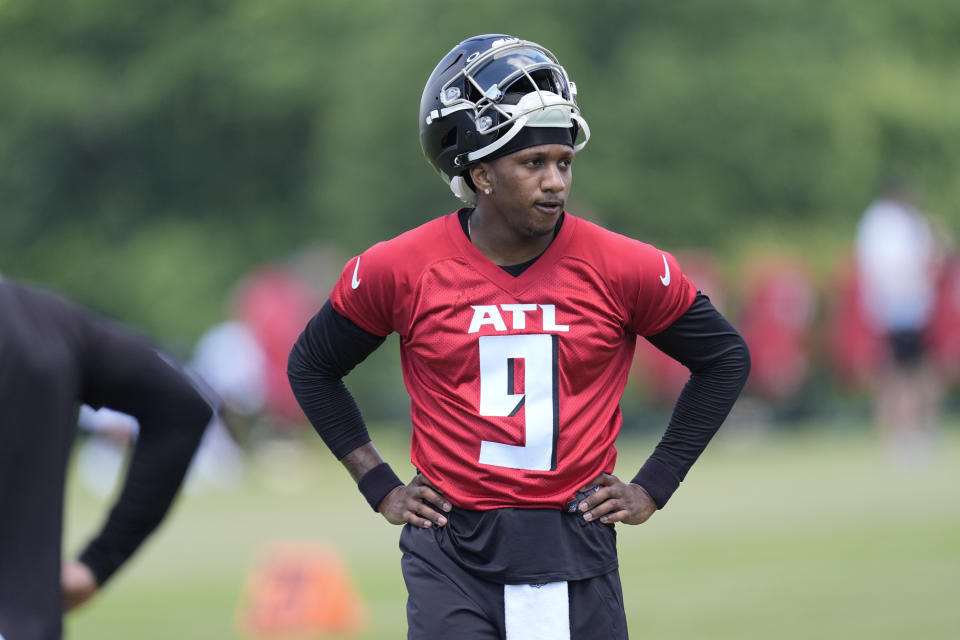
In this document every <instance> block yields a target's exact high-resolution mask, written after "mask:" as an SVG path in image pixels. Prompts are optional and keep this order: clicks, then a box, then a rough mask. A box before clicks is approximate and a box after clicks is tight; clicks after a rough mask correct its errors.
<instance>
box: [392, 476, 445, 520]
mask: <svg viewBox="0 0 960 640" xmlns="http://www.w3.org/2000/svg"><path fill="white" fill-rule="evenodd" d="M450 509H451V505H450V503H449V502H448V501H447V499H446V498H444V497H443V494H441V493H440V492H439V491H438V490H437V489H436V488H435V487H433V486H432V485H431V484H430V482H429V481H428V480H427V479H426V478H424V477H423V475H422V474H419V473H418V474H417V475H416V476H415V477H414V478H413V480H411V481H410V484H408V485H406V486H403V487H397V488H396V489H394V490H393V491H391V492H390V493H388V494H387V497H385V498H384V499H383V500H382V501H381V502H380V508H379V511H380V513H381V514H382V515H383V517H384V518H386V519H387V522H389V523H391V524H406V523H408V522H409V523H410V524H412V525H413V526H415V527H420V528H422V529H429V528H430V527H432V526H433V525H436V526H438V527H442V526H443V525H445V524H447V518H446V516H444V515H443V512H449V511H450Z"/></svg>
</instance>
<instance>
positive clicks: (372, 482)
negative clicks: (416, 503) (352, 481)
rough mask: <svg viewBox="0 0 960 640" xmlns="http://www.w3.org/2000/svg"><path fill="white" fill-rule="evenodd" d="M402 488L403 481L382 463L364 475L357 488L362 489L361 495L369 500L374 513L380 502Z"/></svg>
mask: <svg viewBox="0 0 960 640" xmlns="http://www.w3.org/2000/svg"><path fill="white" fill-rule="evenodd" d="M402 486H403V481H402V480H400V478H399V477H398V476H397V474H396V473H394V472H393V469H391V468H390V465H389V464H387V463H386V462H381V463H380V464H378V465H377V466H375V467H374V468H373V469H370V471H367V472H366V473H365V474H363V477H361V478H360V482H358V483H357V488H358V489H360V493H362V494H363V497H364V498H366V499H367V502H368V503H369V504H370V508H371V509H373V510H374V511H376V510H377V507H379V506H380V502H381V501H382V500H383V499H384V498H386V497H387V494H388V493H390V492H391V491H393V490H394V489H396V488H397V487H402Z"/></svg>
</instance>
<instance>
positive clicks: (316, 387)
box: [287, 294, 750, 507]
mask: <svg viewBox="0 0 960 640" xmlns="http://www.w3.org/2000/svg"><path fill="white" fill-rule="evenodd" d="M649 340H650V342H651V343H653V344H654V345H655V346H656V347H657V348H658V349H660V350H662V351H663V352H664V353H666V354H667V355H669V356H671V357H673V358H674V359H676V360H678V361H679V362H681V363H682V364H684V365H685V366H686V367H687V368H689V369H690V371H691V377H690V380H689V381H688V382H687V385H686V387H685V388H684V389H683V392H682V393H681V394H680V397H679V398H678V400H677V404H676V407H675V408H674V411H673V415H672V417H671V419H670V423H669V425H668V427H667V430H666V432H665V433H664V436H663V438H662V439H661V441H660V443H659V444H658V445H657V447H656V449H655V450H654V452H653V454H652V455H651V456H650V459H649V460H647V462H646V463H645V464H644V465H643V467H642V468H641V469H640V472H639V473H638V474H637V476H636V477H635V478H634V479H633V481H634V482H636V483H638V484H640V485H642V486H643V487H644V488H645V489H647V491H648V492H649V493H650V495H651V497H653V499H654V501H655V502H656V503H657V505H658V506H660V507H663V506H664V505H665V504H666V503H667V500H669V499H670V496H671V495H672V494H673V492H674V491H675V490H676V489H677V487H678V486H679V484H680V481H681V480H683V478H684V477H685V476H686V474H687V472H688V471H689V469H690V467H691V465H693V463H694V462H695V461H696V459H697V458H698V457H699V455H700V454H701V453H702V452H703V450H704V449H705V448H706V446H707V444H708V443H709V442H710V439H711V438H712V437H713V434H714V433H716V431H717V429H718V428H719V427H720V425H721V424H722V423H723V420H724V419H725V418H726V416H727V414H728V413H729V411H730V408H731V407H732V406H733V402H734V401H735V400H736V398H737V396H738V395H739V393H740V389H741V388H742V387H743V384H744V382H745V381H746V378H747V374H748V373H749V369H750V357H749V352H748V351H747V347H746V343H745V342H744V341H743V339H742V338H741V337H740V335H739V334H738V333H737V331H736V330H735V329H734V328H733V327H732V326H731V325H730V323H729V322H727V320H726V319H725V318H724V317H723V316H722V315H721V314H720V313H719V312H718V311H717V310H716V309H715V308H714V307H713V305H712V304H711V303H710V300H709V299H708V298H707V297H706V296H704V295H702V294H698V295H697V297H696V299H695V300H694V302H693V304H692V305H691V307H690V309H689V310H687V312H686V313H685V314H684V315H683V316H681V317H680V318H679V319H678V320H677V321H676V322H674V323H673V324H672V325H671V326H670V327H669V328H667V329H666V330H665V331H663V332H662V333H659V334H657V335H655V336H652V337H650V338H649ZM383 341H384V338H383V337H381V336H377V335H374V334H371V333H369V332H367V331H365V330H363V329H361V328H360V327H358V326H357V325H356V324H354V323H353V322H352V321H350V320H349V319H348V318H345V317H343V316H341V315H340V314H338V313H337V312H336V311H334V309H333V307H331V306H330V303H329V302H327V303H326V304H325V305H324V306H323V308H322V309H320V311H319V312H318V313H317V315H316V316H314V318H313V319H312V320H311V321H310V323H309V324H308V325H307V327H306V329H305V330H304V332H303V333H302V334H301V336H300V338H299V339H298V340H297V342H296V344H295V345H294V347H293V350H292V351H291V353H290V359H289V362H288V369H287V373H288V376H289V379H290V385H291V387H292V388H293V392H294V394H295V395H296V397H297V400H298V401H299V402H300V406H301V407H302V408H303V411H304V413H305V414H306V416H307V418H309V420H310V422H311V424H313V426H314V428H315V429H316V430H317V433H319V434H320V437H321V438H322V439H323V441H324V442H325V443H326V444H327V446H328V447H329V448H330V450H331V451H332V452H333V454H334V455H335V456H336V457H337V459H341V458H343V456H345V455H346V454H348V453H350V452H351V451H353V450H354V449H356V448H357V447H359V446H361V445H364V444H366V443H367V442H369V441H370V436H369V434H368V433H367V429H366V426H365V424H364V422H363V418H362V417H361V415H360V410H359V408H358V407H357V405H356V402H355V401H354V399H353V396H352V395H351V394H350V391H349V390H348V389H347V387H346V385H344V384H343V380H342V378H343V377H344V376H345V375H346V374H347V373H349V372H350V371H351V370H353V368H354V367H355V366H356V365H358V364H359V363H360V362H362V361H363V360H364V359H365V358H366V357H367V356H368V355H370V354H371V353H372V352H373V351H374V350H375V349H376V348H377V347H379V346H380V344H382V343H383Z"/></svg>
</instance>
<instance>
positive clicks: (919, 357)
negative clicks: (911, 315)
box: [887, 329, 925, 368]
mask: <svg viewBox="0 0 960 640" xmlns="http://www.w3.org/2000/svg"><path fill="white" fill-rule="evenodd" d="M924 339H925V335H924V332H923V331H922V330H920V329H904V330H901V331H893V332H891V333H890V334H888V335H887V340H888V341H889V344H890V352H891V353H892V354H893V361H894V362H895V363H896V364H897V366H899V367H903V368H910V367H915V366H917V365H918V364H920V362H922V361H923V356H924V352H925V348H924V347H925V345H924Z"/></svg>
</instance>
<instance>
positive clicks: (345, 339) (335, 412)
mask: <svg viewBox="0 0 960 640" xmlns="http://www.w3.org/2000/svg"><path fill="white" fill-rule="evenodd" d="M384 340H385V337H383V336H378V335H374V334H372V333H370V332H368V331H365V330H363V329H361V328H360V327H358V326H357V325H356V324H354V323H353V322H352V321H351V320H349V319H348V318H345V317H343V316H342V315H340V314H339V313H337V312H336V311H334V310H333V307H332V306H331V305H330V301H329V300H328V301H327V302H326V304H324V305H323V307H322V308H321V309H320V311H318V312H317V314H316V315H315V316H314V317H313V318H312V319H311V320H310V322H309V323H308V324H307V327H306V328H305V329H304V330H303V333H301V334H300V337H299V338H298V339H297V342H296V344H294V345H293V349H292V350H291V351H290V357H289V359H288V361H287V377H288V379H289V380H290V387H291V388H292V389H293V395H294V396H296V398H297V402H299V403H300V407H301V408H302V409H303V412H304V414H305V415H306V416H307V418H308V419H309V420H310V424H312V425H313V428H314V429H316V430H317V433H318V434H320V437H321V438H322V439H323V441H324V442H325V443H326V445H327V446H328V447H329V448H330V451H332V452H333V455H335V456H336V457H337V460H340V459H342V458H343V457H344V456H345V455H347V454H348V453H350V452H351V451H353V450H354V449H356V448H357V447H360V446H362V445H364V444H366V443H368V442H370V435H369V434H368V433H367V427H366V425H365V424H364V422H363V417H362V416H361V415H360V408H359V407H357V403H356V401H355V400H354V399H353V396H352V395H351V394H350V391H349V390H348V389H347V387H346V385H345V384H343V377H344V376H346V375H347V374H348V373H350V372H351V371H352V370H353V368H354V367H355V366H357V365H358V364H360V363H361V362H363V361H364V360H365V359H366V357H367V356H369V355H370V354H371V353H373V352H374V351H375V350H376V349H377V347H379V346H380V345H381V344H383V341H384Z"/></svg>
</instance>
